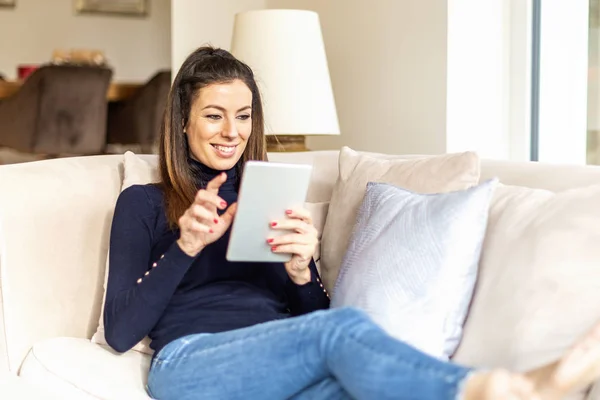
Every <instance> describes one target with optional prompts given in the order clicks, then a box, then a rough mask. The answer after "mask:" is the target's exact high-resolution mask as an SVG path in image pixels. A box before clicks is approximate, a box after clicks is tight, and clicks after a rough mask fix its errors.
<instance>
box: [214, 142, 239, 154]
mask: <svg viewBox="0 0 600 400" xmlns="http://www.w3.org/2000/svg"><path fill="white" fill-rule="evenodd" d="M213 146H215V148H216V149H217V150H219V151H221V152H223V153H233V152H234V151H235V146H219V145H216V144H213Z"/></svg>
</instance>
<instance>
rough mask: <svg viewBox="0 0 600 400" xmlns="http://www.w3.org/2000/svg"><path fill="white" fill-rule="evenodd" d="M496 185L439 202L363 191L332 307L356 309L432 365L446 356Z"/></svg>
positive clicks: (467, 298)
mask: <svg viewBox="0 0 600 400" xmlns="http://www.w3.org/2000/svg"><path fill="white" fill-rule="evenodd" d="M497 182H498V181H497V179H492V180H489V181H486V182H484V183H482V184H480V185H479V186H475V187H472V188H469V189H466V190H461V191H454V192H450V193H439V194H419V193H414V192H411V191H408V190H405V189H402V188H399V187H396V186H393V185H389V184H385V183H372V182H371V183H369V184H368V185H367V191H366V194H365V197H364V199H363V202H362V204H361V207H360V210H359V214H358V218H357V221H356V224H355V226H354V230H353V232H352V238H351V241H350V245H349V246H348V250H347V251H346V254H345V256H344V259H343V262H342V267H341V271H340V274H339V277H338V279H337V281H336V284H335V291H334V295H333V299H332V303H331V307H356V308H359V309H362V310H364V311H365V312H366V313H367V314H368V315H370V317H371V318H372V319H373V320H374V321H375V322H376V323H377V324H379V325H380V326H381V327H382V328H383V329H384V330H386V331H387V332H388V333H389V334H390V335H391V336H393V337H395V338H397V339H400V340H402V341H404V342H406V343H408V344H410V345H412V346H413V347H416V348H418V349H419V350H421V351H423V352H425V353H428V354H430V355H432V356H434V357H437V358H441V359H448V358H449V357H450V356H452V354H453V353H454V352H455V351H456V348H457V347H458V344H459V342H460V339H461V337H462V328H463V324H464V320H465V317H466V315H467V311H468V308H469V304H470V302H471V299H472V296H473V290H474V286H475V281H476V277H477V270H478V263H479V258H480V255H481V247H482V243H483V239H484V236H485V231H486V226H487V218H488V210H489V205H490V201H491V197H492V194H493V192H494V189H495V187H496V186H497Z"/></svg>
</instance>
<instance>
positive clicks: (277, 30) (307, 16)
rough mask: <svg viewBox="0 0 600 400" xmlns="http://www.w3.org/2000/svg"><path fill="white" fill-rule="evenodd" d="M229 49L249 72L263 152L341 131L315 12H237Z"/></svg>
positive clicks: (298, 146) (298, 148)
mask: <svg viewBox="0 0 600 400" xmlns="http://www.w3.org/2000/svg"><path fill="white" fill-rule="evenodd" d="M231 53H232V54H233V55H234V56H236V57H237V58H238V59H240V60H242V61H244V62H245V63H246V64H248V65H249V66H250V68H252V70H253V71H254V75H255V78H256V80H257V83H258V86H259V89H260V92H261V95H262V99H263V105H264V113H265V134H266V135H267V136H266V139H267V150H268V151H305V150H308V149H307V148H306V135H339V134H340V128H339V123H338V118H337V113H336V109H335V99H334V97H333V90H332V88H331V81H330V77H329V69H328V67H327V58H326V56H325V46H324V44H323V37H322V35H321V27H320V24H319V16H318V14H317V13H315V12H312V11H305V10H255V11H246V12H242V13H238V14H236V16H235V23H234V28H233V38H232V43H231Z"/></svg>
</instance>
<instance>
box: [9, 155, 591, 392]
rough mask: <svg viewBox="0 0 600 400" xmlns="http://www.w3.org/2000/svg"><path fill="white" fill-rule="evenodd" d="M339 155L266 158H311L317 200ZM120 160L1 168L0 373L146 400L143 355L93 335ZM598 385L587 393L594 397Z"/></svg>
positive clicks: (540, 177)
mask: <svg viewBox="0 0 600 400" xmlns="http://www.w3.org/2000/svg"><path fill="white" fill-rule="evenodd" d="M337 156H338V152H337V151H320V152H306V153H288V154H283V153H274V154H271V155H270V159H271V160H272V161H286V162H294V163H313V165H314V167H315V170H316V171H315V173H314V175H313V176H314V179H313V181H312V182H311V187H310V189H309V193H308V199H307V201H311V202H323V201H328V200H329V199H330V197H331V193H332V189H333V185H334V183H335V181H336V178H337ZM142 157H143V158H144V159H146V160H148V161H150V162H155V158H154V157H153V156H142ZM122 161H123V156H120V155H111V156H94V157H78V158H64V159H55V160H47V161H37V162H32V163H24V164H15V165H5V166H0V188H1V195H0V283H1V286H0V287H1V296H0V301H1V302H0V378H1V377H2V376H3V375H4V376H5V377H6V376H8V375H15V374H18V375H20V378H19V379H21V380H23V381H24V382H27V381H29V382H35V384H36V385H38V386H39V385H42V386H44V387H45V388H46V389H47V390H48V392H52V393H54V394H57V393H58V394H59V396H60V398H63V399H70V398H73V399H147V398H148V397H147V396H146V393H145V390H144V385H145V377H146V373H147V370H148V367H149V359H150V357H149V356H148V355H145V354H142V353H138V352H135V351H130V352H128V353H125V354H122V355H118V354H116V353H115V352H113V351H111V350H110V349H109V348H107V347H105V346H101V345H97V344H93V343H91V342H90V340H89V339H90V338H91V336H92V335H93V333H94V332H95V330H96V328H97V324H98V319H99V316H100V310H101V302H102V296H103V281H104V273H105V266H106V257H107V251H108V242H109V228H110V224H111V219H112V213H113V207H114V204H115V201H116V199H117V196H118V195H119V191H120V188H121V182H122V179H123V163H122ZM494 176H497V177H498V178H500V181H501V182H502V183H505V184H510V185H519V186H527V187H534V188H543V189H548V190H552V191H559V190H564V189H569V188H574V187H580V186H585V185H590V184H594V183H598V182H600V168H597V167H589V166H588V167H584V166H557V165H545V164H539V163H519V162H506V161H493V160H483V161H482V176H481V180H484V179H487V178H490V177H494ZM598 261H599V263H600V260H598ZM599 319H600V315H599ZM507 329H508V328H507ZM456 361H458V362H460V361H461V360H456ZM598 391H600V389H598V388H596V389H594V391H592V392H591V393H590V394H589V395H588V397H587V400H600V393H598Z"/></svg>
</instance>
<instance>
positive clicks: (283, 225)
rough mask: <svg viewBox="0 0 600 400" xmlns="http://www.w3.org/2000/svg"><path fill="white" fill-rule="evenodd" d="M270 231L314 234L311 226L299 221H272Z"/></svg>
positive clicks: (314, 230)
mask: <svg viewBox="0 0 600 400" xmlns="http://www.w3.org/2000/svg"><path fill="white" fill-rule="evenodd" d="M270 226H271V229H277V230H293V231H296V232H298V233H305V234H307V233H310V234H312V233H315V232H316V229H315V228H314V227H313V226H312V225H309V224H307V223H306V222H304V221H303V220H301V219H284V220H277V221H272V222H271V224H270Z"/></svg>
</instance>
